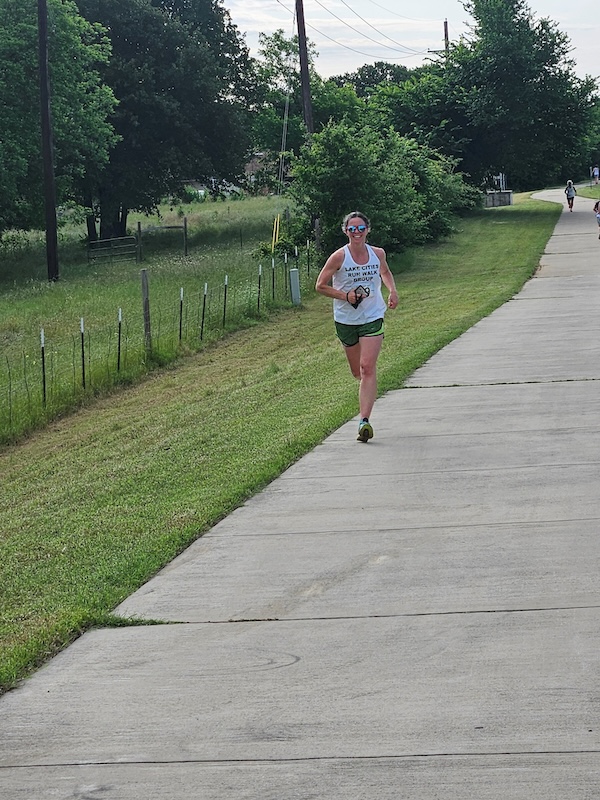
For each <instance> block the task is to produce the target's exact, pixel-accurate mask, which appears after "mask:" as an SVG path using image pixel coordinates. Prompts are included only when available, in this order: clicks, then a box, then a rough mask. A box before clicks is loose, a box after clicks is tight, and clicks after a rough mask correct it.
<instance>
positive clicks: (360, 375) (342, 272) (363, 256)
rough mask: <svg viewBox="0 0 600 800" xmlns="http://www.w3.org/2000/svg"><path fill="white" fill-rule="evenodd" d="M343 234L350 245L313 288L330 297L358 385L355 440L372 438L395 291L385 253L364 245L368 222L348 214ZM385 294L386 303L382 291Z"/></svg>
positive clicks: (329, 262) (329, 261)
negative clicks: (383, 347) (385, 332)
mask: <svg viewBox="0 0 600 800" xmlns="http://www.w3.org/2000/svg"><path fill="white" fill-rule="evenodd" d="M342 230H343V232H344V233H345V234H346V236H347V237H348V244H346V245H344V246H343V247H340V248H339V250H336V251H335V252H334V253H332V254H331V255H330V256H329V258H328V259H327V261H326V262H325V265H324V266H323V269H322V270H321V272H320V273H319V277H318V278H317V283H316V286H315V288H316V290H317V292H320V294H323V295H325V296H326V297H331V298H333V318H334V323H335V328H336V333H337V336H338V338H339V340H340V341H341V343H342V345H343V346H344V351H345V353H346V358H347V359H348V364H349V366H350V370H351V372H352V374H353V375H354V377H355V378H357V379H358V380H359V381H360V386H359V391H358V400H359V407H360V423H359V426H358V437H357V439H358V441H359V442H368V441H369V439H372V438H373V426H372V425H371V423H370V422H369V418H370V416H371V411H372V409H373V405H374V403H375V399H376V397H377V359H378V358H379V352H380V350H381V345H382V342H383V317H384V314H385V312H386V309H387V308H396V306H397V305H398V292H397V291H396V284H395V282H394V276H393V275H392V272H391V270H390V268H389V266H388V263H387V258H386V254H385V251H384V250H383V248H381V247H373V246H371V245H370V244H367V236H368V235H369V233H370V231H371V223H370V222H369V219H368V217H367V216H366V215H365V214H363V213H362V211H352V212H351V213H350V214H346V216H345V217H344V219H343V221H342ZM382 283H383V284H384V285H385V286H386V288H387V290H388V292H389V294H388V298H387V303H386V301H385V299H384V297H383V294H382V291H381V284H382Z"/></svg>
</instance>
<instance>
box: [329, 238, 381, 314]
mask: <svg viewBox="0 0 600 800" xmlns="http://www.w3.org/2000/svg"><path fill="white" fill-rule="evenodd" d="M366 247H367V252H368V254H369V260H368V261H367V263H366V264H357V263H356V262H355V261H354V259H353V258H352V256H351V255H350V248H349V246H348V245H345V246H344V260H343V262H342V266H341V267H340V268H339V269H338V270H337V272H334V274H333V279H332V281H331V284H332V286H333V288H334V289H339V290H340V291H341V292H344V293H346V292H349V291H350V290H351V289H357V288H358V287H361V286H362V288H363V289H364V290H365V292H368V295H369V296H368V297H365V298H364V299H363V300H362V302H361V303H360V305H359V306H358V308H354V306H351V305H350V303H348V302H347V301H346V300H337V299H335V300H334V301H333V318H334V319H335V321H336V322H342V323H343V324H344V325H364V323H365V322H373V320H376V319H380V318H381V317H383V315H384V314H385V311H386V308H387V306H386V303H385V300H384V299H383V295H382V294H381V275H380V273H379V269H380V267H381V264H380V262H379V258H378V257H377V255H376V253H375V251H374V250H373V248H372V247H371V246H370V245H367V246H366Z"/></svg>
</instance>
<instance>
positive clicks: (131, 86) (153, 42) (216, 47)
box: [78, 0, 248, 238]
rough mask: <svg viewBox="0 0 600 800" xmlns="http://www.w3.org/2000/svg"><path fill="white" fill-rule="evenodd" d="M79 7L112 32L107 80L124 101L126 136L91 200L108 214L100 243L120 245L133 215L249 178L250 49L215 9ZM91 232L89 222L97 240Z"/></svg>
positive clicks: (88, 192) (206, 3)
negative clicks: (244, 98)
mask: <svg viewBox="0 0 600 800" xmlns="http://www.w3.org/2000/svg"><path fill="white" fill-rule="evenodd" d="M78 4H79V8H80V10H81V12H82V13H83V14H84V16H85V17H86V18H87V19H89V20H93V21H98V22H101V23H102V24H103V25H105V26H106V28H107V29H108V30H109V32H110V39H111V43H112V57H111V60H110V62H109V64H108V65H107V67H106V70H105V72H104V78H105V80H106V82H107V83H108V84H109V85H110V86H111V87H112V88H113V89H114V92H115V95H116V96H117V98H118V100H119V105H118V107H117V109H116V111H115V114H114V116H113V118H112V122H113V124H114V127H115V130H116V131H117V133H118V134H119V136H120V141H119V142H118V144H117V145H116V146H115V147H114V149H113V150H112V152H111V154H110V161H109V163H108V164H107V166H106V168H105V169H104V170H103V172H102V174H101V175H100V176H96V175H88V176H86V182H85V185H84V186H83V191H84V193H85V199H86V205H88V207H90V208H94V207H96V208H97V210H98V213H99V215H100V236H101V237H102V238H108V237H113V236H122V235H124V234H125V233H126V228H127V216H128V213H129V210H130V209H137V210H141V211H148V212H149V211H152V210H153V209H155V208H156V205H157V204H158V203H159V202H160V200H161V199H162V198H163V197H165V196H166V195H169V194H176V193H177V192H178V191H180V190H181V188H182V186H183V184H184V182H185V180H189V179H190V178H198V179H203V178H204V179H208V178H209V177H217V178H226V179H230V180H233V179H235V178H236V177H238V176H239V174H240V173H241V172H242V169H243V165H244V162H245V157H246V153H247V150H248V137H247V135H246V131H245V125H244V120H245V115H244V108H243V106H242V104H241V103H240V101H239V96H238V90H239V89H240V87H239V85H238V75H237V71H238V69H239V66H240V64H243V63H244V61H245V60H246V56H247V50H246V48H245V46H244V45H243V43H242V41H241V40H240V39H239V36H238V34H237V31H236V29H235V27H234V26H232V25H231V24H230V21H229V17H228V14H227V12H226V11H225V10H224V9H223V8H222V7H221V5H220V3H219V2H217V0H194V3H191V2H185V1H184V0H181V2H179V0H178V1H177V2H176V1H175V0H172V2H167V3H164V4H163V3H160V2H158V0H156V2H149V0H127V2H123V0H78ZM238 55H239V61H238V62H236V56H238ZM93 228H95V224H94V225H92V220H90V224H89V225H88V229H89V231H90V234H91V235H93V234H94V231H93Z"/></svg>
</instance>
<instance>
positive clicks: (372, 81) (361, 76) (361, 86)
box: [331, 61, 411, 97]
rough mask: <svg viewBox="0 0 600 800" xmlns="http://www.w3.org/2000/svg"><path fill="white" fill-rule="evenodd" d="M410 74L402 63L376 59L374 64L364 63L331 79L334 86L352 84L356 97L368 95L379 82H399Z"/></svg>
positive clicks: (387, 83)
mask: <svg viewBox="0 0 600 800" xmlns="http://www.w3.org/2000/svg"><path fill="white" fill-rule="evenodd" d="M410 75H411V70H410V69H409V68H408V67H405V66H403V65H402V64H390V63H389V62H387V61H376V62H375V63H374V64H364V65H363V66H362V67H359V68H358V69H357V70H356V71H355V72H346V73H344V74H343V75H334V76H333V77H332V78H331V80H332V81H333V82H334V83H335V84H336V86H340V87H341V86H352V87H353V88H354V90H355V92H356V94H357V95H358V97H369V95H371V94H372V93H373V91H374V90H375V89H376V88H377V87H378V86H380V85H381V84H384V85H389V84H396V85H397V84H401V83H404V81H406V80H408V78H409V77H410Z"/></svg>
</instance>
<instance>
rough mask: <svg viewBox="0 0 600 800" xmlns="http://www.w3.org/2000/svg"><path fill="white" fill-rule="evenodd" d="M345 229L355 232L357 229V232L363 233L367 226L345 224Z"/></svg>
mask: <svg viewBox="0 0 600 800" xmlns="http://www.w3.org/2000/svg"><path fill="white" fill-rule="evenodd" d="M346 230H347V231H349V232H350V233H356V231H358V232H359V233H364V232H365V231H366V230H367V226H366V225H347V226H346Z"/></svg>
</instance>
